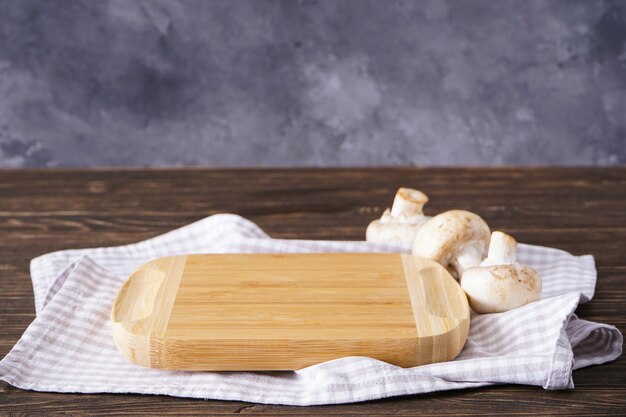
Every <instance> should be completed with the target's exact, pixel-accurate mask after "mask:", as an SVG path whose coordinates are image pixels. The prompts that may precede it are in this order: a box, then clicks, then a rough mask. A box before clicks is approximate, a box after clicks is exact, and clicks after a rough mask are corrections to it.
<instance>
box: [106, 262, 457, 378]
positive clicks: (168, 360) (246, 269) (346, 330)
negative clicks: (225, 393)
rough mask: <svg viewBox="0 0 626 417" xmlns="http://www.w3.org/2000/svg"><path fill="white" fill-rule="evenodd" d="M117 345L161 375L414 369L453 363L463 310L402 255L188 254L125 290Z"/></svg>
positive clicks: (450, 287) (453, 289) (116, 311)
mask: <svg viewBox="0 0 626 417" xmlns="http://www.w3.org/2000/svg"><path fill="white" fill-rule="evenodd" d="M111 320H112V327H113V339H114V340H115V343H116V345H117V347H118V348H119V350H120V352H122V354H124V356H126V357H127V358H128V359H129V360H131V361H132V362H134V363H136V364H139V365H143V366H147V367H151V368H159V369H172V370H212V371H226V370H228V371H244V370H246V371H252V370H296V369H301V368H303V367H306V366H309V365H314V364H317V363H320V362H324V361H327V360H331V359H337V358H341V357H345V356H369V357H372V358H376V359H380V360H382V361H386V362H389V363H392V364H395V365H398V366H403V367H410V366H416V365H422V364H428V363H433V362H440V361H447V360H451V359H454V358H455V357H456V356H457V354H458V353H459V352H460V351H461V349H462V348H463V345H464V344H465V341H466V339H467V334H468V330H469V307H468V303H467V299H466V297H465V294H464V293H463V291H462V290H461V288H460V286H459V285H458V284H457V282H456V281H455V280H454V279H453V278H452V277H451V276H450V274H449V273H448V272H447V271H446V270H445V269H444V268H443V267H442V266H441V265H439V264H438V263H436V262H433V261H431V260H428V259H424V258H417V257H413V256H411V255H400V254H372V253H367V254H354V253H351V254H328V253H324V254H235V255H230V254H229V255H187V256H174V257H168V258H161V259H156V260H154V261H151V262H148V263H147V264H145V265H143V266H141V267H140V268H139V269H138V270H137V271H135V272H134V273H133V274H131V276H130V277H129V278H128V280H127V281H126V283H125V284H124V285H123V286H122V288H121V289H120V291H119V293H118V295H117V297H116V299H115V301H114V302H113V306H112V313H111Z"/></svg>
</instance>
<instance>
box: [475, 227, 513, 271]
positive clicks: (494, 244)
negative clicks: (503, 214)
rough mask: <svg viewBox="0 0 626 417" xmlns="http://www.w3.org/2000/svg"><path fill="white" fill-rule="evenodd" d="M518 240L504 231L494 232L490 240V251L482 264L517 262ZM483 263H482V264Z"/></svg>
mask: <svg viewBox="0 0 626 417" xmlns="http://www.w3.org/2000/svg"><path fill="white" fill-rule="evenodd" d="M516 251H517V241H516V240H515V239H514V238H513V237H512V236H509V235H507V234H506V233H503V232H493V233H492V234H491V240H490V242H489V253H488V255H487V259H485V260H484V261H483V263H482V264H487V265H503V264H514V263H515V262H516V256H515V253H516ZM482 264H481V265H482Z"/></svg>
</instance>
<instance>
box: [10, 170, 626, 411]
mask: <svg viewBox="0 0 626 417" xmlns="http://www.w3.org/2000/svg"><path fill="white" fill-rule="evenodd" d="M400 186H409V187H414V188H418V189H421V190H422V191H424V192H425V193H427V194H428V195H429V197H430V202H429V203H428V204H427V205H426V207H425V213H426V214H433V213H438V212H441V211H444V210H450V209H455V208H464V209H468V210H472V211H475V212H476V213H478V214H480V215H481V217H483V218H484V219H485V220H486V221H487V222H488V224H489V225H490V226H491V227H492V228H493V229H497V230H503V231H505V232H507V233H511V234H512V235H513V236H515V237H516V238H517V239H518V240H519V241H521V242H524V243H531V244H538V245H548V246H555V247H559V248H561V249H564V250H567V251H569V252H572V253H574V254H577V255H581V254H586V253H591V254H593V255H594V256H595V258H596V264H597V269H598V282H597V286H596V293H595V296H594V299H593V301H591V302H590V303H587V304H584V305H582V306H580V307H579V308H578V310H577V314H578V315H579V316H580V317H581V318H584V319H588V320H594V321H601V322H607V323H611V324H614V325H616V326H617V327H618V328H619V329H620V330H621V331H622V333H624V332H626V257H625V256H624V254H625V253H626V214H625V213H626V168H605V169H591V168H585V169H580V168H558V169H557V168H540V169H539V168H537V169H515V168H507V169H505V168H498V169H482V168H470V169H443V168H437V169H409V168H407V169H350V170H341V169H330V170H308V169H300V170H287V169H282V170H95V171H86V170H54V171H36V170H33V171H10V170H8V171H0V237H1V238H0V355H4V354H6V353H7V352H8V351H9V349H11V347H12V346H13V345H14V344H15V343H16V342H17V340H18V339H19V337H20V336H21V334H22V332H23V331H24V330H25V329H26V327H27V326H28V324H29V323H30V322H31V321H32V319H33V318H34V304H33V298H32V297H33V295H32V287H31V284H30V278H29V274H28V264H29V261H30V259H31V258H33V257H35V256H37V255H40V254H43V253H46V252H50V251H53V250H60V249H68V248H79V247H93V246H109V245H120V244H126V243H130V242H135V241H137V240H141V239H145V238H148V237H152V236H155V235H158V234H160V233H163V232H166V231H168V230H171V229H173V228H175V227H179V226H182V225H185V224H187V223H190V222H192V221H195V220H198V219H200V218H202V217H204V216H207V215H210V214H213V213H217V212H225V211H226V212H235V213H239V214H242V215H244V216H246V217H248V218H250V219H251V220H253V221H255V222H256V223H258V224H259V225H260V226H261V227H262V228H263V229H264V230H265V231H266V232H268V233H270V234H271V235H272V236H274V237H279V238H301V239H333V240H342V239H362V238H363V236H364V233H365V227H366V226H367V224H368V223H369V222H370V221H371V220H372V219H374V218H376V217H378V216H380V214H381V213H382V210H384V208H385V207H389V206H390V205H391V202H392V201H393V197H394V194H395V191H396V189H397V188H398V187H400ZM574 382H575V384H576V389H575V390H572V391H544V390H542V389H541V388H536V387H525V386H496V387H486V388H481V389H476V390H465V391H458V392H446V393H436V394H430V395H418V396H409V397H401V398H392V399H386V400H379V401H371V402H366V403H359V404H347V405H341V406H324V407H310V408H299V407H284V406H268V405H256V404H249V403H244V402H225V401H202V400H189V399H180V398H172V397H159V396H142V395H78V394H53V393H38V392H30V391H24V390H20V389H17V388H14V387H11V386H9V385H7V384H4V383H0V415H7V414H9V413H14V415H55V414H57V415H58V414H64V415H67V414H70V415H116V414H119V413H120V411H122V410H123V412H124V414H128V415H147V414H151V415H224V414H237V413H241V414H246V413H247V414H251V415H255V414H258V415H261V414H262V415H321V414H329V415H389V414H392V415H398V416H409V415H424V416H434V415H445V416H451V415H455V416H456V415H458V416H482V415H489V414H502V413H503V412H504V411H506V414H510V415H518V416H528V415H546V414H549V415H561V416H572V415H580V416H588V415H614V416H623V415H625V414H626V388H625V387H626V360H625V359H624V358H623V357H622V358H619V359H618V360H616V361H614V362H612V363H610V364H605V365H602V366H596V367H591V368H586V369H581V370H578V371H575V372H574Z"/></svg>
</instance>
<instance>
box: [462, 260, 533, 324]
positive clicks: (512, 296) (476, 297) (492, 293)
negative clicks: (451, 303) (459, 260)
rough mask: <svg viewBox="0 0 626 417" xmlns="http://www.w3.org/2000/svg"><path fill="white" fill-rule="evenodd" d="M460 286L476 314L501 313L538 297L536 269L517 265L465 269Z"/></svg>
mask: <svg viewBox="0 0 626 417" xmlns="http://www.w3.org/2000/svg"><path fill="white" fill-rule="evenodd" d="M461 288H463V290H464V291H465V294H467V298H468V300H469V303H470V306H471V307H472V310H474V311H475V312H477V313H502V312H504V311H508V310H511V309H514V308H517V307H521V306H523V305H526V304H528V303H532V302H533V301H537V300H539V298H540V297H541V279H539V275H538V274H537V271H535V270H534V269H532V268H531V267H528V266H525V265H520V264H504V265H493V266H481V267H476V268H470V269H467V270H466V271H465V272H464V273H463V277H462V279H461Z"/></svg>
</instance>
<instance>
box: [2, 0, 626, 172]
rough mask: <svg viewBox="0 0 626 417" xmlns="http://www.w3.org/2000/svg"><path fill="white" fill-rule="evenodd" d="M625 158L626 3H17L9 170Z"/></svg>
mask: <svg viewBox="0 0 626 417" xmlns="http://www.w3.org/2000/svg"><path fill="white" fill-rule="evenodd" d="M624 163H626V2H625V1H592V0H588V1H587V0H585V1H544V0H534V1H522V0H515V1H513V0H511V1H502V0H491V1H477V0H468V1H460V0H459V1H394V0H392V1H389V0H378V1H362V0H353V1H349V0H342V1H332V0H327V1H323V0H322V1H287V0H285V1H264V0H259V1H232V0H225V1H173V0H172V1H157V0H155V1H150V0H146V1H139V0H115V1H113V0H107V1H88V0H85V1H62V0H58V1H51V0H41V1H30V0H0V167H33V166H37V167H44V166H119V165H127V166H181V165H206V166H268V165H281V166H284V165H290V166H291V165H306V166H334V165H342V166H349V165H483V164H485V165H501V164H532V165H537V164H558V165H573V164H575V165H616V164H624Z"/></svg>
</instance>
